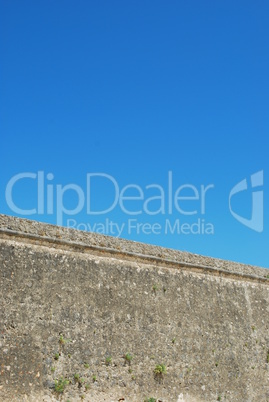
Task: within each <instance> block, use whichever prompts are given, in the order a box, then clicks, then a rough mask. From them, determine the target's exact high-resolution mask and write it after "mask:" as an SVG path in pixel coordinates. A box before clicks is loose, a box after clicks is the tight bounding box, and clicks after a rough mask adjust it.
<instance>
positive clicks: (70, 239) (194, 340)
mask: <svg viewBox="0 0 269 402" xmlns="http://www.w3.org/2000/svg"><path fill="white" fill-rule="evenodd" d="M0 228H1V231H0V269H1V278H0V287H1V296H0V297H1V311H0V348H1V363H0V364H1V368H0V370H1V371H0V374H1V375H0V400H1V401H3V402H9V401H47V402H49V401H57V400H62V401H68V400H69V401H81V400H85V401H96V402H99V401H107V402H108V401H109V402H112V401H119V400H124V401H127V402H128V401H129V402H139V401H141V402H143V401H144V400H145V399H146V398H150V397H154V398H156V399H159V400H160V401H163V402H172V401H173V402H180V401H181V402H188V401H189V402H191V401H193V402H211V401H212V402H213V401H217V400H221V401H231V402H234V401H240V402H242V401H244V402H245V401H257V402H258V401H259V402H268V401H269V304H268V302H269V280H268V279H266V277H267V275H268V273H269V271H268V270H266V269H262V268H257V267H251V266H245V265H242V264H236V263H231V262H228V261H221V260H216V259H211V258H207V257H201V256H197V255H192V254H189V253H182V252H178V251H173V250H167V249H163V248H161V247H153V246H148V245H143V244H139V243H134V242H130V241H125V240H120V239H114V238H110V237H106V236H102V235H96V234H87V233H81V232H78V231H75V230H69V229H64V228H59V227H54V226H51V225H44V224H40V223H38V222H31V221H27V220H22V219H17V218H12V217H6V216H3V215H0ZM169 261H170V263H169ZM199 266H202V267H201V269H199ZM206 267H208V268H206ZM210 267H211V268H212V269H210ZM127 354H129V355H130V356H129V360H130V361H128V359H126V357H128V356H126V355H127ZM159 364H163V365H165V366H166V371H167V373H166V374H163V375H157V376H156V375H154V369H155V368H156V365H159ZM75 374H76V375H75ZM61 377H62V378H63V379H65V378H66V379H68V380H69V384H67V385H66V386H65V388H64V392H63V393H58V394H57V393H56V391H55V380H59V379H60V378H61ZM122 398H124V399H122Z"/></svg>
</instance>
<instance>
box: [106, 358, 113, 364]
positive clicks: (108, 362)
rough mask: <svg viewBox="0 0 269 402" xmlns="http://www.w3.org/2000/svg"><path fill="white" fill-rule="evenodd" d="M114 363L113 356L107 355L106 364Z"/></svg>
mask: <svg viewBox="0 0 269 402" xmlns="http://www.w3.org/2000/svg"><path fill="white" fill-rule="evenodd" d="M111 363H112V357H111V356H107V357H106V366H109V365H110V364H111Z"/></svg>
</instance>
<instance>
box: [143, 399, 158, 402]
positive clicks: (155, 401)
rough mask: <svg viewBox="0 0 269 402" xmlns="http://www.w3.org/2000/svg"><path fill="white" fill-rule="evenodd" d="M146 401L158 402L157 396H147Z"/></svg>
mask: <svg viewBox="0 0 269 402" xmlns="http://www.w3.org/2000/svg"><path fill="white" fill-rule="evenodd" d="M144 402H157V399H156V398H147V399H145V400H144Z"/></svg>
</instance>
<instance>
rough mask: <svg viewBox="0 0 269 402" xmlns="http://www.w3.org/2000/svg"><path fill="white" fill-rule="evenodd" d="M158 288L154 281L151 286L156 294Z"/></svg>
mask: <svg viewBox="0 0 269 402" xmlns="http://www.w3.org/2000/svg"><path fill="white" fill-rule="evenodd" d="M158 289H159V287H158V285H156V283H155V284H154V285H153V286H152V290H153V292H154V293H155V294H156V292H157V290H158Z"/></svg>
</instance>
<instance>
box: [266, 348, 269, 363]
mask: <svg viewBox="0 0 269 402" xmlns="http://www.w3.org/2000/svg"><path fill="white" fill-rule="evenodd" d="M266 362H267V363H269V349H268V352H267V357H266Z"/></svg>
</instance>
